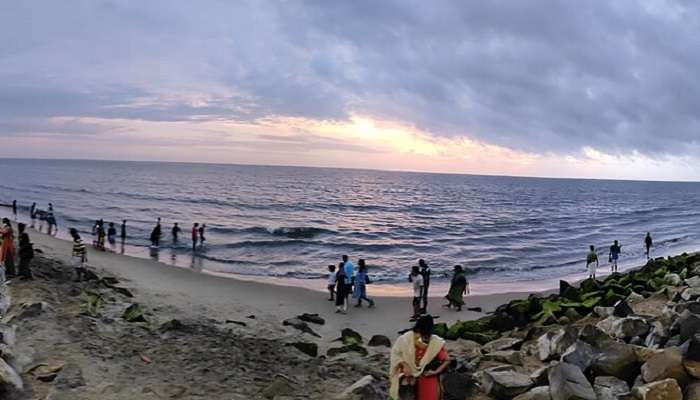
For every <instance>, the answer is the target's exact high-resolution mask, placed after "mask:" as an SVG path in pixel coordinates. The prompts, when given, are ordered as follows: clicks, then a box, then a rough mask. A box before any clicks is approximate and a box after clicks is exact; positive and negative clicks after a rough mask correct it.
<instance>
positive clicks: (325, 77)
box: [0, 0, 700, 156]
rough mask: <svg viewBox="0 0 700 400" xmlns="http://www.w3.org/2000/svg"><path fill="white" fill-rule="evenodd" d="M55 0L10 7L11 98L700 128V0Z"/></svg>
mask: <svg viewBox="0 0 700 400" xmlns="http://www.w3.org/2000/svg"><path fill="white" fill-rule="evenodd" d="M42 4H43V6H44V7H43V11H42V12H38V13H37V12H36V7H31V6H28V5H26V4H25V3H23V2H19V3H14V4H12V5H6V6H5V7H4V10H3V11H0V22H2V23H1V24H0V34H3V36H4V37H11V38H13V40H8V41H3V42H2V43H0V89H2V90H0V116H5V117H8V118H9V117H12V116H14V117H21V118H24V119H28V118H36V119H45V118H49V117H52V116H62V115H68V116H100V117H105V118H135V119H146V120H158V121H178V120H189V119H230V120H237V121H254V120H255V119H256V118H260V117H267V116H300V117H307V118H318V119H331V120H345V119H347V118H348V117H349V115H351V114H352V113H360V114H367V115H371V116H375V117H377V118H387V119H394V120H400V121H404V122H406V123H408V124H412V125H415V126H417V127H419V128H422V129H426V130H429V131H431V132H433V133H434V134H436V135H441V136H462V135H467V136H470V137H474V138H477V139H481V140H484V141H486V142H489V143H494V144H499V145H502V146H506V147H509V148H514V149H519V150H527V151H534V152H538V153H545V152H546V153H550V152H554V153H576V152H578V151H579V150H580V149H581V148H582V147H583V146H593V147H596V148H598V149H601V150H603V151H606V152H611V153H618V154H625V153H629V152H631V151H639V152H642V153H644V154H647V155H652V156H663V155H664V154H669V153H682V152H684V151H686V149H687V148H692V146H688V145H690V144H696V145H697V144H699V143H700V130H699V129H700V122H699V114H698V111H697V110H700V82H698V80H697V79H696V78H695V76H696V73H697V72H696V71H698V70H700V54H699V53H698V52H697V51H694V50H695V49H697V48H698V45H699V44H700V11H699V10H698V6H697V5H696V4H695V3H694V2H673V3H668V2H664V1H661V0H659V1H654V0H649V1H641V2H639V1H632V0H628V1H616V2H609V1H602V0H600V1H597V0H596V1H587V2H583V3H581V2H567V1H532V2H512V1H495V0H494V1H482V2H462V1H431V2H425V1H418V0H412V1H409V0H385V1H379V2H377V1H369V0H356V1H331V2H329V1H296V2H259V1H237V2H214V1H203V2H185V1H182V2H174V1H160V2H159V1H150V2H146V3H141V2H139V3H131V4H129V3H125V2H116V1H103V2H78V1H75V2H71V1H68V2H61V3H60V4H58V3H54V2H46V3H42ZM197 91H199V92H202V93H204V94H208V101H207V103H206V104H205V105H201V106H198V107H195V106H192V105H191V104H189V103H188V102H186V101H184V100H176V101H172V100H169V101H163V102H162V103H156V105H149V106H140V107H124V105H125V104H126V105H128V104H131V103H133V102H135V101H137V100H138V99H139V98H142V97H153V98H156V99H159V98H163V99H165V98H169V97H168V96H169V94H172V93H179V92H187V93H190V92H197ZM0 129H2V127H1V126H0ZM2 134H3V131H2V130H0V135H2ZM317 145H331V144H317ZM270 146H272V144H270Z"/></svg>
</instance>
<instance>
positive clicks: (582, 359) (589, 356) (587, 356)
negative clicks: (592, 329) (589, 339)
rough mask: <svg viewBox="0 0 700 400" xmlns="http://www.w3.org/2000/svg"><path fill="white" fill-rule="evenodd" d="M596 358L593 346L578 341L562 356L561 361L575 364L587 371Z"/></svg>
mask: <svg viewBox="0 0 700 400" xmlns="http://www.w3.org/2000/svg"><path fill="white" fill-rule="evenodd" d="M594 358H595V351H594V350H593V346H591V345H590V344H588V343H586V342H584V341H582V340H577V341H576V343H574V344H572V345H571V346H569V348H568V349H566V351H565V352H564V354H562V356H561V361H563V362H566V363H569V364H573V365H575V366H577V367H579V368H581V370H582V371H585V370H587V369H588V367H590V366H591V363H592V362H593V359H594Z"/></svg>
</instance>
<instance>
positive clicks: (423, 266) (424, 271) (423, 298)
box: [418, 258, 431, 314]
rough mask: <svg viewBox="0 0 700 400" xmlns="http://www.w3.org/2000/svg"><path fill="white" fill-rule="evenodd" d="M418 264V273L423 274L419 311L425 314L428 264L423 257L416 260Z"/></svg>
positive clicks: (428, 283)
mask: <svg viewBox="0 0 700 400" xmlns="http://www.w3.org/2000/svg"><path fill="white" fill-rule="evenodd" d="M418 266H419V267H420V274H421V276H423V293H421V298H420V300H421V313H422V314H426V313H427V312H428V287H429V286H430V272H431V271H430V266H428V263H427V262H425V260H424V259H422V258H421V259H420V260H418Z"/></svg>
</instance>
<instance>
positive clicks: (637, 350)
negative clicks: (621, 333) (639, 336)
mask: <svg viewBox="0 0 700 400" xmlns="http://www.w3.org/2000/svg"><path fill="white" fill-rule="evenodd" d="M631 347H632V349H633V350H634V354H635V355H636V356H637V361H639V362H640V363H641V364H644V363H645V362H647V361H649V359H650V358H651V357H652V356H653V355H655V354H658V353H660V352H662V351H663V350H660V349H650V348H648V347H644V346H636V345H633V346H631Z"/></svg>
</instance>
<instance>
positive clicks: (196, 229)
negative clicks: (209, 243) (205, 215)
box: [192, 222, 199, 251]
mask: <svg viewBox="0 0 700 400" xmlns="http://www.w3.org/2000/svg"><path fill="white" fill-rule="evenodd" d="M198 238H199V223H197V222H195V223H194V224H193V225H192V251H194V250H195V249H196V248H197V240H199V239H198Z"/></svg>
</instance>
